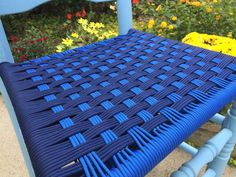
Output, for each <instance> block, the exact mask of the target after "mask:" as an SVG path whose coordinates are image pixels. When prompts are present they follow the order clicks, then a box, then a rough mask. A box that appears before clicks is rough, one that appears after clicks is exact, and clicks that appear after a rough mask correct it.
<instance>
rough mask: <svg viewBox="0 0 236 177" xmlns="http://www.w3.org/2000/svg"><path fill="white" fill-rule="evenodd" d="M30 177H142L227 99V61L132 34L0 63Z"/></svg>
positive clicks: (235, 90) (234, 80)
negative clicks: (29, 165)
mask: <svg viewBox="0 0 236 177" xmlns="http://www.w3.org/2000/svg"><path fill="white" fill-rule="evenodd" d="M0 76H1V78H2V79H3V81H4V84H5V86H6V88H7V90H8V94H9V96H10V98H11V101H12V103H13V106H14V109H15V112H16V115H17V118H18V121H19V124H20V127H21V130H22V133H23V136H24V140H25V143H26V146H27V149H28V151H29V155H30V158H31V160H32V164H33V167H34V170H35V173H36V175H37V176H43V177H47V176H50V177H51V176H52V177H58V176H60V177H61V176H77V177H78V176H130V177H131V176H132V177H133V176H144V175H145V174H147V173H148V172H149V171H150V170H151V169H152V168H153V167H154V166H156V165H157V164H158V163H159V162H160V161H161V160H162V159H163V158H165V157H166V156H167V155H168V154H169V153H170V152H171V151H173V150H174V149H175V148H176V147H177V146H178V145H179V144H180V143H181V142H183V141H184V140H185V139H186V138H187V137H189V136H190V135H191V134H192V133H193V132H194V131H195V130H197V129H198V128H199V127H200V126H201V125H203V124H204V123H205V122H206V121H208V120H209V118H211V116H213V115H214V114H215V113H217V112H218V111H220V110H221V109H222V108H223V107H224V106H225V105H226V104H228V103H229V102H230V101H231V100H232V99H234V98H235V96H236V58H234V57H231V56H227V55H223V54H220V53H217V52H212V51H208V50H205V49H201V48H197V47H193V46H190V45H186V44H183V43H180V42H177V41H172V40H168V39H165V38H162V37H157V36H154V35H151V34H146V33H143V32H139V31H136V30H130V31H129V33H128V34H127V35H121V36H118V37H116V38H113V39H109V40H105V41H102V42H98V43H94V44H91V45H88V46H85V47H81V48H76V49H73V50H69V51H66V52H62V53H57V54H53V55H49V56H46V57H42V58H38V59H35V60H31V61H26V62H23V63H17V64H10V63H2V64H1V65H0Z"/></svg>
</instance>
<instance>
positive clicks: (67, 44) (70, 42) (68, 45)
mask: <svg viewBox="0 0 236 177" xmlns="http://www.w3.org/2000/svg"><path fill="white" fill-rule="evenodd" d="M62 44H65V45H66V46H67V47H70V46H72V44H73V40H72V39H69V38H66V39H62Z"/></svg>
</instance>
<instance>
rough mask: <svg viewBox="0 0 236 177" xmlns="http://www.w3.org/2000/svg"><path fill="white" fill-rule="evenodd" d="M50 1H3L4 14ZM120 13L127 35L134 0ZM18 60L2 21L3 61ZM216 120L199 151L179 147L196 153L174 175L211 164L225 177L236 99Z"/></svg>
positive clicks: (234, 134)
mask: <svg viewBox="0 0 236 177" xmlns="http://www.w3.org/2000/svg"><path fill="white" fill-rule="evenodd" d="M90 1H91V2H106V1H111V0H90ZM46 2H48V0H34V1H27V2H26V1H24V2H22V1H15V0H8V1H1V2H0V16H3V15H9V14H15V13H21V12H25V11H28V10H30V9H32V8H34V7H36V6H38V5H41V4H43V3H46ZM117 12H118V23H119V34H120V35H123V34H126V33H127V32H128V30H129V29H131V27H132V5H131V0H117ZM4 61H7V62H12V63H13V62H14V59H13V56H12V54H11V50H10V47H9V44H8V41H7V37H6V34H5V31H4V28H3V25H2V22H1V20H0V62H4ZM0 91H1V93H2V94H3V97H4V100H5V104H6V106H7V108H8V111H9V113H10V117H11V120H12V123H13V126H14V128H15V131H16V135H17V138H18V141H19V143H20V146H21V150H22V152H23V154H24V159H25V162H26V165H27V168H28V171H29V174H30V176H35V174H34V170H33V168H32V164H31V161H30V157H29V154H28V152H27V148H26V145H25V143H24V139H23V136H22V133H21V130H20V127H19V124H18V121H17V118H16V114H15V111H14V108H13V106H12V103H11V101H10V98H9V96H8V93H7V90H6V88H5V86H4V84H3V81H2V79H1V78H0ZM211 121H212V122H215V123H218V124H220V125H222V130H221V131H220V132H219V133H218V134H217V135H215V136H214V137H213V138H212V139H210V140H209V141H208V142H207V143H206V144H205V145H204V146H203V147H201V148H200V149H199V150H197V149H195V148H194V147H192V146H190V145H188V144H187V143H185V142H183V143H182V144H181V145H180V146H179V147H180V148H181V149H183V150H185V151H186V152H188V153H190V154H191V155H193V158H192V160H190V161H188V162H186V163H185V164H184V165H183V166H182V167H181V168H180V169H179V170H178V171H176V172H174V173H173V174H172V176H173V177H195V176H197V175H198V173H199V171H200V170H201V168H202V167H203V166H204V165H206V164H208V169H207V170H206V172H205V174H204V175H203V176H204V177H213V176H217V177H219V176H221V175H222V174H223V172H224V169H225V167H226V165H227V162H228V160H229V158H230V154H231V152H232V150H233V147H234V145H235V143H236V102H235V101H234V102H233V105H232V107H231V109H230V110H228V113H227V116H226V117H224V116H222V115H220V114H216V115H215V116H214V117H212V118H211Z"/></svg>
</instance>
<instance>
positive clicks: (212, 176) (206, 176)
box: [202, 168, 216, 177]
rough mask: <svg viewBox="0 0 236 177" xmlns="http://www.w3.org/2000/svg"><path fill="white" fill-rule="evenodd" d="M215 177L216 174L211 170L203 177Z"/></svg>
mask: <svg viewBox="0 0 236 177" xmlns="http://www.w3.org/2000/svg"><path fill="white" fill-rule="evenodd" d="M215 176H216V172H215V171H214V170H212V169H210V168H209V169H208V170H207V171H206V172H205V173H204V174H203V175H202V177H215Z"/></svg>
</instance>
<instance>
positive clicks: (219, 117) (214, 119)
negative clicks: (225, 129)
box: [210, 113, 225, 125]
mask: <svg viewBox="0 0 236 177" xmlns="http://www.w3.org/2000/svg"><path fill="white" fill-rule="evenodd" d="M224 120H225V116H223V115H221V114H218V113H217V114H215V115H214V116H213V117H212V118H211V119H210V121H211V122H214V123H217V124H219V125H222V124H223V122H224Z"/></svg>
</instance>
